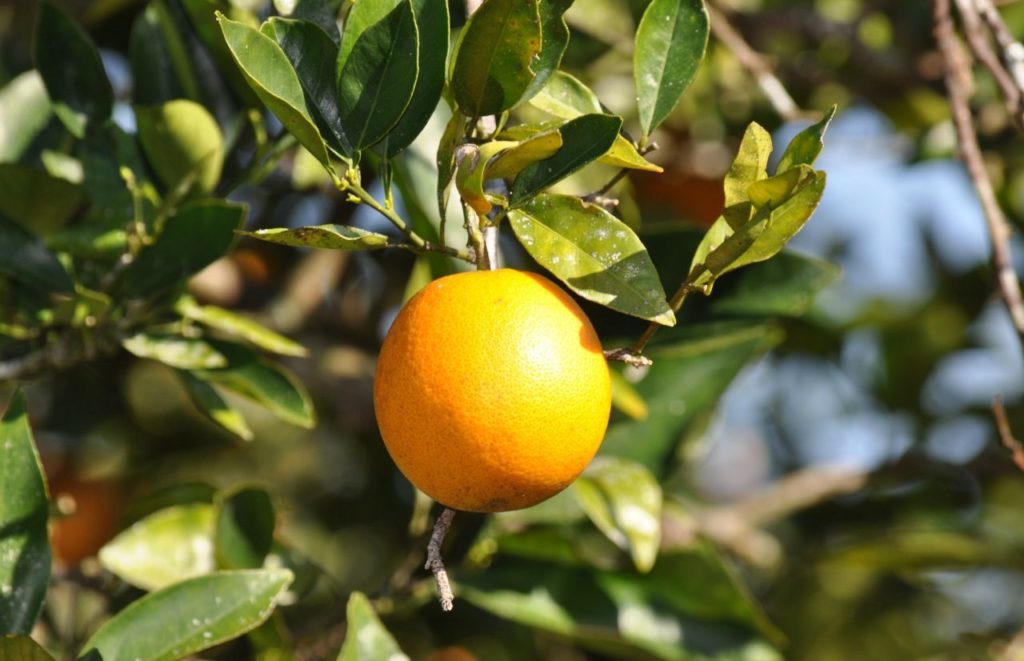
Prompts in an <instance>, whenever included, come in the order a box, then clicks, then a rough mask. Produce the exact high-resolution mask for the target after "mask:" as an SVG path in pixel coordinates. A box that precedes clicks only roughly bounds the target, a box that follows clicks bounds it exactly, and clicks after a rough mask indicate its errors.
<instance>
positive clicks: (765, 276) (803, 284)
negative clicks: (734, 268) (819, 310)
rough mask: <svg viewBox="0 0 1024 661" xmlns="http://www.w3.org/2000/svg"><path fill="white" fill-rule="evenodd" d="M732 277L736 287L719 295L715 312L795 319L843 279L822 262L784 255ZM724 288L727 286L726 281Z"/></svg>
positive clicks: (715, 301)
mask: <svg viewBox="0 0 1024 661" xmlns="http://www.w3.org/2000/svg"><path fill="white" fill-rule="evenodd" d="M730 277H733V278H735V280H734V282H735V286H734V287H732V288H731V289H729V290H728V291H727V292H725V293H722V292H717V291H716V295H715V297H714V298H713V299H712V302H711V309H712V310H714V311H715V312H718V313H723V314H734V315H735V314H742V315H752V316H763V317H770V316H778V315H782V316H793V317H795V316H798V315H801V314H803V313H804V312H806V311H807V309H808V308H809V307H810V306H811V303H813V302H814V296H815V294H816V293H817V292H819V291H821V290H822V289H824V288H825V287H827V286H828V285H830V284H831V283H832V282H834V281H835V280H836V279H837V278H838V277H839V269H838V268H837V267H836V266H835V265H833V264H830V263H828V262H825V261H822V260H819V259H814V258H811V257H805V256H802V255H798V254H796V253H792V252H789V251H783V252H781V253H780V254H778V255H776V256H775V257H773V258H772V259H769V260H768V261H766V262H761V263H760V264H754V265H752V266H750V267H749V268H746V269H743V270H742V271H740V272H739V273H738V274H737V275H735V276H730ZM722 286H727V285H726V283H725V281H724V280H723V284H722ZM722 294H724V295H722Z"/></svg>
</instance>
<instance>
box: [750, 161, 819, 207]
mask: <svg viewBox="0 0 1024 661" xmlns="http://www.w3.org/2000/svg"><path fill="white" fill-rule="evenodd" d="M813 176H814V170H812V169H811V168H810V166H808V165H798V166H796V167H794V168H791V169H789V170H786V171H785V172H783V173H782V174H777V175H775V176H774V177H768V178H767V179H758V180H757V181H754V182H752V183H751V184H750V185H748V186H747V199H748V200H749V201H750V203H751V204H752V205H754V207H755V208H759V207H777V206H779V205H780V204H782V203H783V202H785V201H786V200H787V199H789V198H790V196H792V195H793V191H795V190H796V189H797V187H798V186H799V185H800V184H802V183H804V181H806V180H807V179H809V178H810V177H813Z"/></svg>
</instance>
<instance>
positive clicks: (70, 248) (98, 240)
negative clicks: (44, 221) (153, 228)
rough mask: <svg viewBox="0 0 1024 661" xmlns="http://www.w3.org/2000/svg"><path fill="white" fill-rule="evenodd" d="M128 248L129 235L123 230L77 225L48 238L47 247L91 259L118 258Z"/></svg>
mask: <svg viewBox="0 0 1024 661" xmlns="http://www.w3.org/2000/svg"><path fill="white" fill-rule="evenodd" d="M127 246H128V234H127V232H125V231H124V230H122V229H108V228H105V227H95V226H92V225H85V224H81V225H75V226H73V227H69V228H67V229H63V230H60V231H58V232H55V233H53V234H51V235H50V236H48V237H46V247H47V248H49V249H50V250H53V251H55V252H66V253H68V254H71V255H75V256H80V257H88V258H91V259H106V258H111V257H116V256H118V255H119V254H121V253H122V252H124V251H125V249H126V248H127Z"/></svg>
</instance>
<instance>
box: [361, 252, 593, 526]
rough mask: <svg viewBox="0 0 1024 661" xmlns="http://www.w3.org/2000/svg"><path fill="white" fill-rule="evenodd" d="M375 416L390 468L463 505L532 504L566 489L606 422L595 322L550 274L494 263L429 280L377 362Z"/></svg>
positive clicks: (477, 508)
mask: <svg viewBox="0 0 1024 661" xmlns="http://www.w3.org/2000/svg"><path fill="white" fill-rule="evenodd" d="M374 407H375V409H376V412H377V422H378V424H379V425H380V431H381V435H382V436H383V437H384V443H385V445H386V446H387V449H388V452H389V453H390V454H391V457H392V458H393V459H394V460H395V463H396V464H397V465H398V468H399V469H400V470H401V471H402V472H403V473H404V474H405V476H406V477H408V478H409V480H410V481H411V482H412V483H413V484H414V485H416V486H417V487H418V488H419V489H420V490H422V491H424V492H425V493H426V494H427V495H429V496H430V497H432V498H433V499H434V500H437V501H438V502H440V503H442V504H444V505H446V506H448V507H451V508H454V509H460V510H466V511H473V512H500V511H505V510H513V509H519V508H522V507H529V506H530V505H534V504H536V503H539V502H540V501H542V500H545V499H546V498H550V497H551V496H553V495H555V494H556V493H558V492H559V491H561V490H562V489H564V488H565V487H567V486H568V485H569V484H570V483H571V482H572V481H573V480H574V479H575V478H576V476H578V475H579V474H580V472H582V471H583V469H584V468H585V467H586V466H587V464H588V463H589V462H590V460H591V459H592V458H593V457H594V454H595V453H596V452H597V448H598V446H599V445H600V444H601V440H602V438H603V437H604V432H605V429H606V428H607V426H608V416H609V412H610V410H611V382H610V377H609V374H608V365H607V363H606V362H605V359H604V355H603V354H602V352H601V343H600V341H599V340H598V337H597V333H595V332H594V327H593V326H592V325H591V324H590V321H589V320H588V319H587V317H586V315H584V314H583V311H582V310H581V309H580V308H579V306H578V305H576V303H575V302H574V301H573V300H572V299H571V298H570V297H569V296H568V295H567V294H566V293H565V292H564V291H562V290H561V289H560V288H559V287H558V286H556V285H555V284H554V283H552V282H551V281H549V280H547V279H545V278H543V277H541V276H539V275H535V274H532V273H525V272H522V271H515V270H511V269H500V270H497V271H474V272H468V273H459V274H456V275H451V276H447V277H444V278H440V279H438V280H435V281H434V282H432V283H430V284H429V285H427V286H426V287H425V288H424V289H423V290H421V291H420V292H419V293H418V294H416V296H414V297H413V298H412V299H411V300H410V301H409V302H408V303H407V304H406V306H405V307H404V308H403V309H402V311H401V312H400V313H399V315H398V317H397V318H396V319H395V322H394V324H393V325H392V326H391V330H390V331H389V333H388V336H387V338H386V339H385V340H384V346H383V347H382V349H381V353H380V358H379V361H378V363H377V376H376V379H375V382H374Z"/></svg>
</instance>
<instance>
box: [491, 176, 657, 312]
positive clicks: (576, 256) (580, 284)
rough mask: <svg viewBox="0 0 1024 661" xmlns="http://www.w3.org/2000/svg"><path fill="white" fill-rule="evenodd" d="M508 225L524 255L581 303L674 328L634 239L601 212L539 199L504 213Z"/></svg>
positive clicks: (571, 200) (569, 200) (566, 200)
mask: <svg viewBox="0 0 1024 661" xmlns="http://www.w3.org/2000/svg"><path fill="white" fill-rule="evenodd" d="M509 221H510V223H511V224H512V229H513V231H514V232H515V234H516V237H517V238H518V239H519V242H520V243H521V244H522V245H523V247H524V248H526V251H527V252H528V253H530V256H531V257H533V258H534V259H535V260H537V262H538V263H539V264H540V265H541V266H543V267H545V268H546V269H548V270H549V271H551V272H552V273H553V274H554V275H555V276H556V277H558V279H559V280H561V281H562V282H564V283H565V284H566V285H568V286H569V288H570V289H572V290H573V291H575V292H576V293H578V294H579V295H580V296H582V297H583V298H586V299H588V300H591V301H594V302H595V303H600V304H601V305H605V306H607V307H610V308H612V309H613V310H617V311H619V312H623V313H625V314H630V315H633V316H637V317H640V318H642V319H649V320H651V321H656V322H658V323H660V324H664V325H666V326H671V325H673V324H674V323H675V316H674V315H673V314H672V310H671V308H669V306H668V302H667V301H666V300H665V292H664V290H663V289H662V288H661V282H660V281H659V279H658V273H657V271H655V269H654V264H652V263H651V259H650V257H649V256H648V254H647V250H646V249H645V248H644V246H643V244H642V243H641V242H640V239H639V238H637V236H636V234H634V233H633V230H631V229H630V228H629V227H628V226H627V225H626V224H625V223H623V222H622V221H620V220H618V219H617V218H615V217H614V216H612V215H611V214H610V213H608V212H607V211H605V210H604V209H602V208H601V207H599V206H597V205H593V204H587V203H585V202H583V201H582V200H580V199H579V198H576V197H571V196H567V195H549V194H545V195H539V196H537V197H536V198H535V199H534V200H533V201H531V202H530V203H529V204H527V205H526V206H524V207H522V208H520V209H513V210H512V211H510V212H509Z"/></svg>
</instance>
